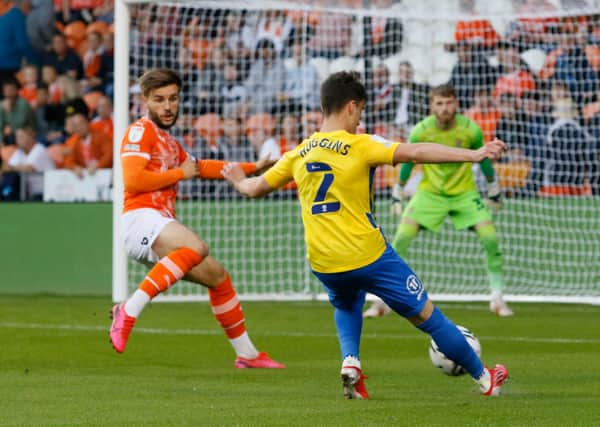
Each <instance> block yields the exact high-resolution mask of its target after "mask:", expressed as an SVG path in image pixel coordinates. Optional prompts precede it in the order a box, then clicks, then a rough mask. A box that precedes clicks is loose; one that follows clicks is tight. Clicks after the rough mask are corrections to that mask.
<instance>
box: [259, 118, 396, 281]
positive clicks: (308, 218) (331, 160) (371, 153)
mask: <svg viewBox="0 0 600 427" xmlns="http://www.w3.org/2000/svg"><path fill="white" fill-rule="evenodd" d="M397 146H398V144H397V143H392V142H390V141H387V140H385V139H383V138H380V137H378V136H374V135H368V134H359V135H355V134H351V133H348V132H346V131H344V130H338V131H334V132H326V133H325V132H316V133H314V134H313V135H311V136H310V137H309V138H308V139H305V140H304V141H302V143H301V144H300V145H298V146H297V147H296V148H294V149H293V150H291V151H288V152H287V153H285V154H284V156H283V157H282V158H281V159H280V160H279V161H278V162H277V163H276V164H275V166H273V167H272V168H271V169H270V170H268V171H267V172H266V173H265V174H264V178H265V179H266V181H267V183H268V184H269V185H270V186H271V187H272V188H279V187H282V186H283V185H285V184H286V183H287V182H289V181H291V180H292V179H293V180H295V181H296V184H297V186H298V197H299V199H300V206H301V208H302V221H303V223H304V237H305V240H306V245H307V251H308V253H307V256H308V260H309V262H310V265H311V267H312V269H313V270H314V271H316V272H318V273H339V272H344V271H349V270H354V269H356V268H360V267H364V266H366V265H369V264H371V263H372V262H374V261H375V260H377V259H378V258H379V257H380V256H381V254H382V253H383V251H384V250H385V248H386V240H385V237H384V236H383V233H382V231H381V229H380V227H379V226H378V225H377V223H376V222H375V218H374V216H373V197H374V193H373V177H374V173H375V168H376V167H377V166H379V165H382V164H393V156H394V151H395V150H396V147H397Z"/></svg>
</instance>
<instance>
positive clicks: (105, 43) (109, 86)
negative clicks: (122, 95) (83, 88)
mask: <svg viewBox="0 0 600 427" xmlns="http://www.w3.org/2000/svg"><path fill="white" fill-rule="evenodd" d="M102 47H103V51H102V55H101V56H100V70H98V75H97V76H96V77H95V78H92V79H91V81H90V84H91V86H92V87H96V88H99V90H101V91H102V92H104V94H105V95H106V96H108V97H110V98H112V97H113V94H114V89H113V86H114V74H115V59H114V52H115V50H114V34H113V33H112V32H107V33H105V34H104V35H103V36H102Z"/></svg>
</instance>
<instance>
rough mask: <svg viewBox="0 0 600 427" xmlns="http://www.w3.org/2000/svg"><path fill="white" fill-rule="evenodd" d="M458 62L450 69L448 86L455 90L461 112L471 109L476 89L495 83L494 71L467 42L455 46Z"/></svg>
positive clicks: (483, 57) (482, 56)
mask: <svg viewBox="0 0 600 427" xmlns="http://www.w3.org/2000/svg"><path fill="white" fill-rule="evenodd" d="M455 47H456V54H457V57H458V62H457V63H456V64H455V65H454V68H453V69H452V74H451V76H450V82H449V83H450V84H451V85H452V86H454V88H455V89H456V93H457V95H458V103H459V107H460V109H461V110H467V109H469V108H471V106H472V105H473V102H474V94H475V91H476V90H477V89H478V88H481V87H488V86H490V85H493V84H494V83H495V82H496V77H497V73H496V70H495V69H494V68H493V67H492V66H491V65H490V64H489V62H488V60H487V58H486V57H485V56H484V55H483V54H482V53H481V52H480V51H478V50H476V49H475V48H474V47H473V46H471V44H470V43H469V42H468V41H460V42H458V43H457V44H456V46H455Z"/></svg>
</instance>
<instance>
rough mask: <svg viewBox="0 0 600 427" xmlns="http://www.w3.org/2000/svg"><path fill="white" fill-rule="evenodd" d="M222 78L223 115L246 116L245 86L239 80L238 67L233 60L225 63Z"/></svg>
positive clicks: (246, 99) (246, 96) (246, 97)
mask: <svg viewBox="0 0 600 427" xmlns="http://www.w3.org/2000/svg"><path fill="white" fill-rule="evenodd" d="M223 78H224V82H223V86H222V87H221V97H222V99H223V116H224V117H246V114H247V112H248V104H247V101H248V94H247V92H246V87H245V86H244V85H243V84H242V83H241V82H240V80H239V72H238V68H237V67H236V65H235V64H234V63H233V62H228V63H226V64H225V68H224V69H223Z"/></svg>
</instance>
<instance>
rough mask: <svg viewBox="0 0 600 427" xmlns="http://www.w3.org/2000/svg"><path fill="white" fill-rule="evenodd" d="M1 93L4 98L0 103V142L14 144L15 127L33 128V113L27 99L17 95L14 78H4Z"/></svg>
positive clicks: (16, 83)
mask: <svg viewBox="0 0 600 427" xmlns="http://www.w3.org/2000/svg"><path fill="white" fill-rule="evenodd" d="M2 94H3V96H4V99H3V100H2V102H1V104H0V144H1V143H4V144H7V145H8V144H14V143H15V134H14V132H15V130H16V129H19V128H24V127H28V128H29V127H30V128H33V129H35V115H34V114H33V110H32V109H31V107H30V106H29V104H28V103H27V101H26V100H25V99H23V98H22V97H20V96H19V83H18V82H17V80H16V79H14V78H13V79H9V80H4V83H2Z"/></svg>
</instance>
